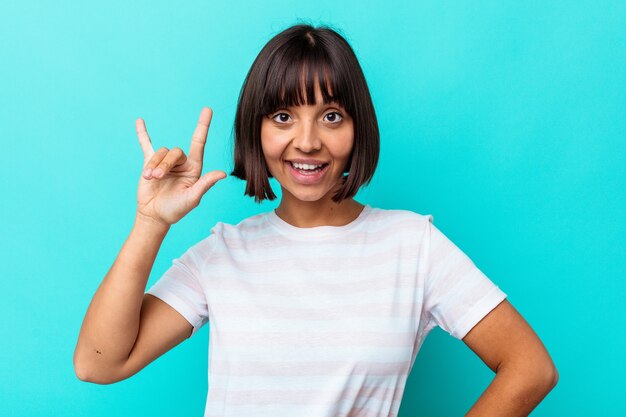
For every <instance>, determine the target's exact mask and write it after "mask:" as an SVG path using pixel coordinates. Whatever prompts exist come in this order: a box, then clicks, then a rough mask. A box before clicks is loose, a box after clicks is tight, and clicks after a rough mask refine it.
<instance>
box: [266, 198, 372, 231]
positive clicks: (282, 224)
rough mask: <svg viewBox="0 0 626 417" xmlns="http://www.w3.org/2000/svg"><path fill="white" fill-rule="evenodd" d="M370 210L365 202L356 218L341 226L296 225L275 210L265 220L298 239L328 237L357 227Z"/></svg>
mask: <svg viewBox="0 0 626 417" xmlns="http://www.w3.org/2000/svg"><path fill="white" fill-rule="evenodd" d="M371 211H372V208H371V206H370V205H369V204H366V205H365V206H364V207H363V209H362V210H361V212H360V213H359V215H358V216H357V218H356V219H354V220H352V221H351V222H350V223H348V224H345V225H343V226H314V227H296V226H294V225H292V224H289V223H287V222H286V221H284V220H283V219H281V218H280V217H279V216H278V214H276V210H272V211H269V212H268V213H267V220H268V221H269V222H270V223H271V225H272V226H274V227H275V228H277V229H278V230H279V231H280V232H281V233H283V234H285V235H287V236H290V237H293V238H300V239H303V238H304V239H315V238H328V237H333V236H341V235H343V234H345V233H346V232H348V231H351V230H353V229H355V228H357V227H358V226H359V225H360V224H361V223H363V221H364V220H365V218H366V217H367V216H368V215H369V213H370V212H371Z"/></svg>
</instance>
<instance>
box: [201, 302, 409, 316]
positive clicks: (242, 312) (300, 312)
mask: <svg viewBox="0 0 626 417" xmlns="http://www.w3.org/2000/svg"><path fill="white" fill-rule="evenodd" d="M209 304H210V305H211V311H212V312H213V317H220V316H221V317H236V318H242V317H253V318H258V317H259V315H260V314H262V317H263V318H264V319H285V318H289V319H290V320H294V319H295V320H309V321H310V320H346V319H350V318H365V317H413V316H417V313H418V311H419V309H420V308H421V300H416V302H415V303H413V302H409V303H379V304H372V303H370V304H360V305H345V306H336V307H334V308H333V307H320V308H305V307H298V308H294V307H279V306H276V307H273V306H257V305H254V304H249V303H246V304H243V303H223V302H219V300H213V299H210V300H209Z"/></svg>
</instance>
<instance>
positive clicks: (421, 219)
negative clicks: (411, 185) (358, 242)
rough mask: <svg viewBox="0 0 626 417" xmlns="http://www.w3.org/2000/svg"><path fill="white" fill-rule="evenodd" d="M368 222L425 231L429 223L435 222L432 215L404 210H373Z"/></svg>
mask: <svg viewBox="0 0 626 417" xmlns="http://www.w3.org/2000/svg"><path fill="white" fill-rule="evenodd" d="M367 220H368V221H369V222H370V223H379V224H383V225H388V226H391V225H402V226H404V227H417V228H420V229H423V228H425V227H427V226H428V223H432V222H433V215H432V214H421V213H417V212H415V211H411V210H404V209H383V208H372V210H371V212H370V215H369V216H368V218H367Z"/></svg>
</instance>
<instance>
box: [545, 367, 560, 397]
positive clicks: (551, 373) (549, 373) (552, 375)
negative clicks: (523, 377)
mask: <svg viewBox="0 0 626 417" xmlns="http://www.w3.org/2000/svg"><path fill="white" fill-rule="evenodd" d="M545 373H546V376H545V378H546V382H547V386H548V392H550V391H552V389H553V388H554V387H556V384H557V382H559V371H557V369H556V366H554V364H551V366H549V367H548V369H546V372H545Z"/></svg>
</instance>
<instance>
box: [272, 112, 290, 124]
mask: <svg viewBox="0 0 626 417" xmlns="http://www.w3.org/2000/svg"><path fill="white" fill-rule="evenodd" d="M290 118H291V116H289V115H288V114H287V113H278V114H276V115H274V117H272V120H274V121H275V122H277V123H287V122H289V119H290Z"/></svg>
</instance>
